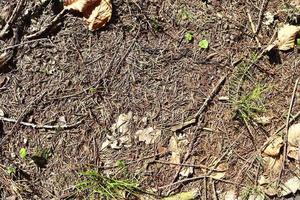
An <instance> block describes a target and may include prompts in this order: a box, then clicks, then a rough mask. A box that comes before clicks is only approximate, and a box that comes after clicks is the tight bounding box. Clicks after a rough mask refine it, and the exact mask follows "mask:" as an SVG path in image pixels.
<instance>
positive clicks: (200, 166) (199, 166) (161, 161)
mask: <svg viewBox="0 0 300 200" xmlns="http://www.w3.org/2000/svg"><path fill="white" fill-rule="evenodd" d="M154 162H155V163H160V164H164V165H177V166H183V167H194V168H200V169H207V170H212V171H214V172H224V170H218V169H213V168H210V167H207V166H205V165H201V164H198V165H194V164H184V163H172V162H167V161H163V160H155V161H154Z"/></svg>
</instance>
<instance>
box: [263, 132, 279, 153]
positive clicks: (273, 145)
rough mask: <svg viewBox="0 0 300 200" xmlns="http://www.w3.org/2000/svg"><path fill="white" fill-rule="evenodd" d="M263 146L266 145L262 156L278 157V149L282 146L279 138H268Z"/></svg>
mask: <svg viewBox="0 0 300 200" xmlns="http://www.w3.org/2000/svg"><path fill="white" fill-rule="evenodd" d="M265 145H267V147H266V148H265V149H264V151H263V154H264V155H267V156H278V155H279V153H280V149H281V147H282V146H283V140H282V138H281V137H279V136H277V137H275V138H270V139H269V140H268V141H267V142H266V143H265Z"/></svg>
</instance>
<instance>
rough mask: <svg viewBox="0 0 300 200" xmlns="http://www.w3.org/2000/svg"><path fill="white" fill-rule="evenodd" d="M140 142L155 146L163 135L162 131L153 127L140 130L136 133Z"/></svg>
mask: <svg viewBox="0 0 300 200" xmlns="http://www.w3.org/2000/svg"><path fill="white" fill-rule="evenodd" d="M135 135H136V137H137V138H138V140H139V141H141V142H145V143H146V144H154V143H155V142H156V141H157V140H158V138H159V137H160V135H161V130H156V129H154V128H152V127H148V128H145V129H142V130H138V131H137V132H136V133H135Z"/></svg>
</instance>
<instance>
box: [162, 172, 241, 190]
mask: <svg viewBox="0 0 300 200" xmlns="http://www.w3.org/2000/svg"><path fill="white" fill-rule="evenodd" d="M203 178H211V179H213V180H216V181H221V182H224V183H229V184H232V185H235V184H236V183H235V182H233V181H229V180H224V179H217V178H214V177H212V176H207V175H202V176H197V177H192V178H186V179H182V180H180V181H177V182H175V183H170V184H168V185H164V186H161V187H159V188H158V189H160V190H161V189H165V188H168V187H171V186H174V185H178V184H183V183H186V182H192V181H197V180H200V179H203ZM240 185H241V186H245V185H244V184H240Z"/></svg>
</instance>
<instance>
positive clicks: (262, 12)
mask: <svg viewBox="0 0 300 200" xmlns="http://www.w3.org/2000/svg"><path fill="white" fill-rule="evenodd" d="M267 4H268V0H263V2H262V4H261V8H260V11H259V16H258V22H257V26H256V30H255V32H254V34H255V35H257V33H258V32H259V30H260V28H261V24H262V20H263V15H264V11H265V8H266V6H267Z"/></svg>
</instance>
